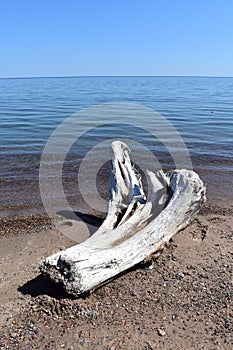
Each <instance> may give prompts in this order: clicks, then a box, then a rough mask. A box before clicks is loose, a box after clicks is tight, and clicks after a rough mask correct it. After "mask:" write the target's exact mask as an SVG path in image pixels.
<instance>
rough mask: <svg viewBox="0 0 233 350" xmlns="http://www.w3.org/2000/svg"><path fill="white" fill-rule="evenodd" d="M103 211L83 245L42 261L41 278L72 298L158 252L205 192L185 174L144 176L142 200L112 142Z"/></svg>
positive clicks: (124, 156) (134, 176)
mask: <svg viewBox="0 0 233 350" xmlns="http://www.w3.org/2000/svg"><path fill="white" fill-rule="evenodd" d="M112 148H113V153H114V156H113V159H112V168H111V181H110V198H109V206H108V212H107V216H106V219H105V221H104V222H103V224H102V225H101V227H100V228H99V229H98V230H97V231H96V232H95V233H94V234H93V235H92V236H91V237H90V238H88V239H87V240H86V241H84V242H82V243H80V244H77V245H75V246H73V247H71V248H68V249H66V250H63V251H60V252H58V253H56V254H54V255H51V256H49V257H48V258H46V259H45V260H44V261H43V262H42V263H41V265H40V270H41V272H42V273H44V274H46V275H48V276H49V277H50V278H51V279H52V280H54V281H56V282H61V283H62V284H63V285H64V287H65V289H66V291H67V292H68V293H70V294H73V295H75V296H80V295H82V294H84V293H86V292H90V291H93V290H94V289H96V288H97V287H99V286H101V285H102V284H104V283H106V282H107V281H108V280H110V279H112V278H114V277H115V276H116V275H118V274H119V273H121V272H122V271H125V270H127V269H129V268H130V267H132V266H134V265H135V264H137V263H139V262H141V261H143V260H145V259H146V258H147V257H149V256H150V255H151V254H153V253H155V252H156V251H159V250H160V249H161V248H162V247H163V246H164V244H165V243H166V242H168V241H169V240H170V238H171V237H172V236H173V235H175V234H176V233H177V232H178V231H180V230H181V229H183V228H184V227H186V226H187V225H188V224H189V223H190V222H191V221H192V219H193V218H194V216H195V215H196V214H197V212H198V210H199V207H200V204H201V203H202V202H203V201H204V200H205V187H204V185H203V182H202V181H201V179H200V178H199V176H198V175H197V174H196V173H195V172H194V171H190V170H183V169H182V170H174V171H170V172H167V173H166V174H164V173H163V171H159V172H158V173H156V174H154V173H153V172H151V171H148V172H147V180H148V196H147V199H146V196H145V193H144V191H143V187H142V183H141V176H140V175H139V174H138V173H137V171H136V170H135V169H134V167H133V166H132V164H131V161H130V157H129V153H130V150H129V148H128V146H127V145H126V144H125V143H123V142H120V141H114V142H113V143H112Z"/></svg>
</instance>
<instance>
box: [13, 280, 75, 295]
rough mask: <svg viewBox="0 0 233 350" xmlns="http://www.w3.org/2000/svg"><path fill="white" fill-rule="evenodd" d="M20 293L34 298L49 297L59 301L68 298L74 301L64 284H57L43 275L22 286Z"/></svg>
mask: <svg viewBox="0 0 233 350" xmlns="http://www.w3.org/2000/svg"><path fill="white" fill-rule="evenodd" d="M18 291H19V292H20V293H22V294H23V295H31V296H32V297H37V296H39V295H48V296H50V297H52V298H55V299H58V300H60V299H67V298H69V299H73V297H72V296H71V295H70V294H68V293H67V292H66V291H65V289H64V288H63V286H62V284H60V283H55V282H53V281H51V280H50V279H49V278H46V277H45V276H44V275H42V274H40V275H38V276H37V277H35V278H33V279H31V280H30V281H28V282H26V283H25V284H23V285H22V286H20V287H19V288H18Z"/></svg>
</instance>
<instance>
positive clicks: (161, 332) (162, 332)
mask: <svg viewBox="0 0 233 350" xmlns="http://www.w3.org/2000/svg"><path fill="white" fill-rule="evenodd" d="M165 334H166V332H165V330H164V329H162V328H158V335H160V336H161V337H164V336H165Z"/></svg>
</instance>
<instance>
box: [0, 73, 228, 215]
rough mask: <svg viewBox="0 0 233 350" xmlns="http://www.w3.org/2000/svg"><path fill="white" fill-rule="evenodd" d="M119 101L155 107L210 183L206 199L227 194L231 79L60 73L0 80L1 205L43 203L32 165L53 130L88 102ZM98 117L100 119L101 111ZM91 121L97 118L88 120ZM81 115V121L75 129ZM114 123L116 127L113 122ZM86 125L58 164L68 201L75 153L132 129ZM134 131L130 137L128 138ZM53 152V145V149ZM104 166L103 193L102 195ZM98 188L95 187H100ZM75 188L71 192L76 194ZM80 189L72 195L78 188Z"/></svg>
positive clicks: (151, 143) (166, 162)
mask: <svg viewBox="0 0 233 350" xmlns="http://www.w3.org/2000/svg"><path fill="white" fill-rule="evenodd" d="M112 102H115V103H116V102H124V103H134V104H138V105H141V106H144V107H147V108H150V109H153V110H155V111H157V112H159V113H160V114H161V115H163V116H164V117H165V118H166V119H167V120H168V121H169V122H171V123H172V124H173V125H174V127H175V128H176V129H177V131H178V132H179V134H180V135H181V137H182V139H183V140H184V142H185V144H186V147H187V149H188V151H189V152H190V155H191V158H192V161H193V166H194V169H195V170H196V171H198V172H199V173H200V174H201V175H202V176H203V178H204V180H205V182H206V183H207V185H208V189H209V193H210V196H212V197H213V198H218V197H219V198H220V197H221V198H223V197H225V196H227V197H229V198H230V197H231V195H232V187H233V186H232V175H233V151H232V146H233V142H232V141H233V78H207V77H66V78H30V79H0V179H1V183H0V186H1V187H0V198H1V199H0V201H1V203H0V208H1V209H2V215H5V214H7V213H8V212H9V211H11V210H19V209H20V208H21V207H22V208H28V209H29V210H32V211H33V208H40V207H41V199H40V194H39V191H38V171H39V170H38V169H39V163H40V158H41V154H42V152H43V149H44V147H45V145H46V142H47V141H48V139H49V137H50V136H51V134H52V133H53V131H54V130H55V129H56V128H57V127H58V125H59V124H61V123H62V122H63V121H64V120H66V118H68V117H70V116H71V115H73V114H74V113H76V112H79V111H81V110H82V109H84V108H88V107H91V106H93V105H98V104H104V103H112ZM100 118H101V116H100ZM93 122H95V121H94V120H93ZM82 123H83V125H84V124H85V118H84V119H83V120H82V119H80V127H81V126H82ZM114 123H116V125H114ZM103 124H105V125H104V126H103V127H102V128H101V127H100V128H99V129H98V132H97V129H95V130H94V131H93V130H92V131H91V132H90V133H89V134H87V135H86V137H83V138H80V140H79V143H78V145H76V146H75V144H74V145H73V147H72V148H71V151H70V155H69V156H67V160H66V164H65V166H64V174H63V177H64V186H67V195H68V196H70V197H71V202H73V203H74V202H75V201H77V202H79V201H80V199H78V198H77V195H74V192H75V191H76V190H74V182H73V181H72V179H74V178H75V177H76V175H77V171H78V163H79V161H80V160H81V157H82V156H84V155H85V153H86V152H87V151H88V150H90V148H91V145H95V144H98V143H99V142H102V141H104V140H107V139H109V138H124V137H128V138H132V139H134V138H135V130H131V129H130V128H128V129H127V127H125V128H124V126H122V125H121V126H119V125H117V116H116V119H115V120H114V117H112V118H111V120H109V125H107V124H108V123H107V124H106V121H105V122H103ZM131 132H132V135H131ZM137 141H138V142H139V143H140V142H141V143H143V144H144V146H146V147H148V149H150V150H151V151H152V152H154V153H156V152H157V154H158V159H159V161H160V162H161V164H162V166H164V167H165V168H169V167H173V165H174V164H173V163H172V159H171V157H170V155H169V152H167V150H166V149H164V147H163V145H162V144H161V143H159V142H157V141H156V142H155V140H154V139H153V137H152V136H151V135H147V134H144V133H141V134H140V133H139V134H138V139H137ZM58 152H59V150H58ZM107 178H108V174H106V172H105V171H103V176H102V175H101V179H102V180H100V182H101V181H102V185H100V187H101V186H102V191H103V193H105V194H104V196H105V195H106V191H107V186H108V185H106V179H107ZM100 191H101V190H100ZM75 193H76V192H75ZM77 193H78V192H77Z"/></svg>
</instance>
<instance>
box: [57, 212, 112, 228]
mask: <svg viewBox="0 0 233 350" xmlns="http://www.w3.org/2000/svg"><path fill="white" fill-rule="evenodd" d="M57 214H58V215H60V216H63V218H65V219H68V220H73V219H74V214H75V215H76V217H77V220H78V219H80V220H81V221H83V222H85V223H86V224H90V225H92V226H95V227H100V226H101V225H102V223H103V221H104V219H105V217H102V218H100V217H98V216H95V215H93V214H84V213H81V212H79V211H69V210H60V211H58V212H57Z"/></svg>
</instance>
